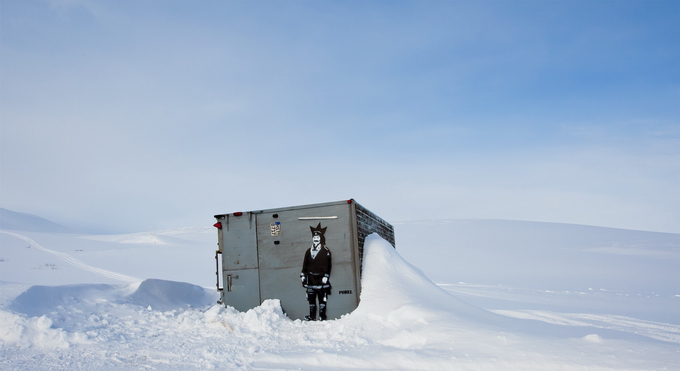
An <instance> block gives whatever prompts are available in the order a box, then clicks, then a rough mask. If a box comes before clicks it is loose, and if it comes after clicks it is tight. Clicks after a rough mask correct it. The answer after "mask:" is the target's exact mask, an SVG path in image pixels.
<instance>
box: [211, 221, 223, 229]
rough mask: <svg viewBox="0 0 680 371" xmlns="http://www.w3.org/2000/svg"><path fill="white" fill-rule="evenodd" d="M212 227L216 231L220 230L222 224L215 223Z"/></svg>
mask: <svg viewBox="0 0 680 371" xmlns="http://www.w3.org/2000/svg"><path fill="white" fill-rule="evenodd" d="M213 227H215V228H217V229H222V222H217V223H215V224H213Z"/></svg>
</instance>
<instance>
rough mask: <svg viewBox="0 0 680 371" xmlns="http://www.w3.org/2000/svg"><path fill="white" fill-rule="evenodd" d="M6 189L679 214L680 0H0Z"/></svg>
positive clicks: (668, 218) (551, 213)
mask: <svg viewBox="0 0 680 371" xmlns="http://www.w3.org/2000/svg"><path fill="white" fill-rule="evenodd" d="M0 21H1V23H0V125H1V126H0V144H1V147H0V207H4V208H7V209H10V210H14V211H21V212H28V213H33V214H37V215H40V216H42V217H46V218H48V219H51V220H53V221H56V222H59V223H61V224H64V225H66V226H69V227H72V228H80V229H83V230H86V231H91V232H100V233H112V232H132V231H147V230H153V229H163V228H172V227H180V226H193V225H202V224H205V225H210V224H212V222H213V219H212V215H214V214H221V213H227V212H232V211H238V210H257V209H263V208H273V207H281V206H290V205H297V204H307V203H316V202H326V201H335V200H341V199H345V198H355V199H356V200H357V201H358V202H360V203H362V204H363V205H364V206H366V207H368V208H369V209H371V210H373V211H375V212H376V213H377V214H378V215H381V216H382V217H384V218H385V219H387V220H389V221H403V220H412V219H430V218H435V219H439V218H497V219H520V220H535V221H551V222H565V223H577V224H591V225H600V226H608V227H619V228H631V229H643V230H652V231H663V232H676V233H677V232H680V191H679V190H680V2H677V1H653V0H652V1H626V0H617V1H559V0H556V1H200V0H198V1H188V0H186V1H150V0H149V1H87V0H52V1H37V0H27V1H8V0H0Z"/></svg>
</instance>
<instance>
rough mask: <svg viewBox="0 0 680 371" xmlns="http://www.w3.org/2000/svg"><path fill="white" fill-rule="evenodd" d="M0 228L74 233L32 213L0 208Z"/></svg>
mask: <svg viewBox="0 0 680 371" xmlns="http://www.w3.org/2000/svg"><path fill="white" fill-rule="evenodd" d="M0 229H9V230H14V231H31V232H46V233H75V231H74V230H72V229H69V228H66V227H64V226H63V225H59V224H57V223H54V222H51V221H49V220H47V219H44V218H41V217H39V216H35V215H32V214H25V213H19V212H16V211H11V210H7V209H3V208H0Z"/></svg>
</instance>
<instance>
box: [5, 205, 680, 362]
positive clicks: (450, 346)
mask: <svg viewBox="0 0 680 371" xmlns="http://www.w3.org/2000/svg"><path fill="white" fill-rule="evenodd" d="M10 216H11V215H10ZM5 217H7V215H5ZM6 221H7V218H5V220H4V221H3V222H4V225H5V226H7V225H9V224H7V222H6ZM41 223H43V221H41V220H38V219H31V218H25V219H21V220H17V218H14V219H13V222H12V224H11V229H2V230H0V344H2V346H1V348H0V354H1V357H0V369H2V370H109V369H121V370H137V369H144V370H184V369H223V370H322V369H323V370H678V369H680V273H679V272H680V235H679V234H671V233H655V232H642V231H630V230H620V229H610V228H600V227H590V226H576V225H567V224H553V223H535V222H517V221H500V220H496V221H494V220H456V221H414V222H404V223H395V232H396V244H397V250H395V249H393V248H392V247H391V246H390V245H389V244H387V243H386V242H385V241H384V240H382V239H380V238H379V237H377V236H372V237H371V238H369V239H368V240H367V245H366V254H365V257H364V275H363V280H362V290H363V291H362V294H361V304H360V305H359V307H358V308H357V309H356V310H355V311H354V312H352V313H351V314H348V315H346V316H344V317H342V318H341V319H338V320H333V321H327V322H301V321H299V320H296V321H291V320H289V319H288V318H287V317H285V315H284V314H283V313H282V311H281V308H280V306H279V305H278V302H277V301H275V300H269V301H266V302H265V303H264V304H262V305H261V306H260V307H258V308H255V309H253V310H250V311H248V312H246V313H241V312H237V311H235V310H234V309H232V308H223V307H220V306H217V305H215V301H216V300H217V294H216V292H215V290H214V285H215V261H214V251H215V249H216V244H217V237H216V232H215V230H214V228H212V227H196V228H182V229H173V230H165V231H156V232H149V233H137V234H127V235H81V234H76V233H64V232H63V230H60V229H55V228H56V227H55V226H52V225H49V224H41ZM40 226H42V228H40ZM41 230H42V231H41ZM331 249H332V246H331ZM435 282H436V283H435ZM301 295H302V294H301ZM329 300H332V297H331V298H330V299H329ZM329 305H332V301H329Z"/></svg>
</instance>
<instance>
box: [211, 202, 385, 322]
mask: <svg viewBox="0 0 680 371" xmlns="http://www.w3.org/2000/svg"><path fill="white" fill-rule="evenodd" d="M215 218H216V219H217V223H215V227H217V230H218V250H217V251H216V253H215V261H216V266H217V290H218V291H219V292H220V301H221V303H223V304H224V305H225V306H226V305H229V306H232V307H234V308H236V309H238V310H240V311H246V310H248V309H251V308H254V307H256V306H259V305H260V304H262V302H263V301H265V300H267V299H279V300H280V302H281V308H282V309H283V311H284V312H285V313H286V314H287V315H288V317H290V318H292V319H305V317H308V315H311V319H314V318H315V317H314V314H313V313H311V310H310V305H311V304H312V301H313V299H310V296H309V295H310V293H312V294H313V293H314V292H323V293H324V296H323V303H322V298H321V296H319V298H318V302H319V306H320V307H321V308H320V310H319V315H320V318H321V319H326V317H327V318H328V319H334V318H339V317H340V316H342V315H343V314H346V313H349V312H351V311H353V310H354V309H355V308H356V307H357V306H358V305H359V295H360V293H361V263H362V258H363V250H364V239H365V238H366V236H368V235H369V234H371V233H377V234H379V235H380V236H381V237H382V238H384V239H385V240H387V241H388V242H390V243H391V244H392V246H394V229H393V228H392V225H390V224H389V223H387V222H386V221H384V220H383V219H381V218H380V217H378V216H377V215H375V214H374V213H372V212H371V211H369V210H368V209H366V208H365V207H363V206H361V205H360V204H358V203H357V202H356V201H354V200H353V199H350V200H346V201H338V202H328V203H319V204H312V205H303V206H292V207H284V208H277V209H268V210H257V211H247V212H234V213H230V214H220V215H215ZM319 251H321V253H319ZM308 255H309V256H308ZM312 256H313V258H312ZM303 266H304V267H303ZM321 266H322V267H321ZM314 267H316V268H317V269H316V270H317V271H318V272H316V271H315V269H314ZM319 267H321V268H319ZM319 270H320V271H319ZM324 277H325V278H324ZM324 306H326V308H327V309H326V311H325V313H323V307H324ZM314 310H315V309H314ZM324 314H325V315H324ZM307 319H310V318H307Z"/></svg>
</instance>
